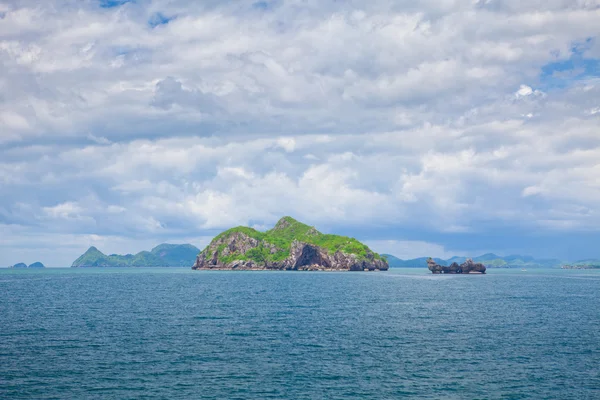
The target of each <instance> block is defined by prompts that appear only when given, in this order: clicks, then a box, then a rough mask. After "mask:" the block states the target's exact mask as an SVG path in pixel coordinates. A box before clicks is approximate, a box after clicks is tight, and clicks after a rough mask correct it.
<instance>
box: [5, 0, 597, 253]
mask: <svg viewBox="0 0 600 400" xmlns="http://www.w3.org/2000/svg"><path fill="white" fill-rule="evenodd" d="M255 3H256V2H251V1H241V0H240V1H229V2H216V1H205V2H201V3H190V2H184V1H179V0H175V1H173V0H169V1H166V0H154V1H152V2H127V3H125V4H123V5H116V6H114V7H100V5H99V3H98V2H92V1H86V2H76V3H73V2H70V1H64V0H51V1H47V2H44V3H43V4H41V3H39V2H35V1H18V2H16V1H5V2H4V3H3V4H2V5H1V7H2V8H1V9H0V12H2V15H3V17H2V24H0V61H1V62H0V125H1V126H2V129H0V189H1V190H2V194H3V195H2V199H1V200H0V224H5V226H6V227H12V228H11V229H13V228H14V229H18V235H17V233H14V232H15V231H11V232H13V233H14V234H15V235H16V236H15V237H20V238H23V239H22V240H26V239H24V238H26V237H27V234H26V232H36V234H39V235H47V237H48V238H52V237H61V236H60V235H73V238H77V237H79V236H78V235H80V236H81V237H83V238H89V237H91V236H90V235H97V236H98V237H99V238H102V240H105V238H106V240H107V242H106V245H107V246H110V242H111V241H112V242H115V243H116V242H118V241H123V243H125V242H127V241H128V240H132V239H130V238H132V237H134V236H135V237H138V238H142V239H140V240H147V241H153V240H176V239H180V238H181V239H183V238H190V237H210V236H211V235H212V234H214V232H217V231H218V230H219V229H223V228H227V227H229V226H231V225H234V224H251V225H254V226H257V227H268V226H269V225H271V224H272V223H274V222H275V221H276V220H277V218H278V217H279V216H281V215H284V214H291V215H293V216H296V217H297V218H299V219H303V220H306V221H307V222H309V223H312V224H317V225H319V227H320V228H321V229H322V230H325V231H331V232H334V231H335V232H339V231H341V232H342V233H348V234H353V235H355V236H357V237H359V238H360V239H368V240H370V241H371V242H370V243H373V246H374V247H376V248H377V247H379V248H380V249H382V250H383V249H385V248H390V247H389V246H388V247H385V246H384V244H385V243H388V244H389V243H392V242H386V241H390V240H391V241H398V243H400V242H402V243H411V242H415V243H433V244H432V246H439V247H424V248H423V251H425V250H427V251H430V252H437V254H446V253H445V251H446V250H445V249H452V251H453V249H463V250H462V251H475V250H474V249H477V250H485V249H486V247H485V246H488V247H487V248H490V247H491V246H489V245H487V244H486V245H485V246H483V245H481V246H480V244H477V245H475V244H473V246H478V247H473V246H471V247H470V248H467V247H468V246H467V243H465V245H464V246H463V245H462V244H461V243H458V242H455V240H458V239H457V238H466V237H469V238H473V237H476V236H468V235H478V236H477V237H483V236H485V235H492V234H493V233H494V232H500V231H502V232H510V233H509V234H506V235H511V234H512V235H515V234H517V233H515V232H518V235H521V237H522V238H523V240H522V242H523V243H526V240H525V239H526V238H530V237H531V235H535V234H536V232H538V231H539V230H540V229H543V230H544V231H545V232H550V233H551V234H552V235H558V236H556V237H559V236H560V235H575V234H579V233H582V232H583V233H585V234H588V235H599V234H598V227H599V226H600V217H599V215H600V213H599V209H598V206H597V204H600V202H599V201H600V188H599V187H598V182H597V177H598V176H600V171H599V170H598V162H597V160H598V159H600V137H599V136H598V131H599V127H600V120H599V119H598V115H599V113H598V112H597V111H598V98H599V96H600V80H599V79H600V78H599V77H598V76H597V74H596V75H594V73H593V71H594V69H593V68H590V67H589V66H591V65H597V64H592V63H593V62H596V63H597V62H598V54H600V53H599V52H598V48H599V47H598V40H599V39H598V34H599V32H598V26H597V25H598V24H597V21H598V20H599V19H600V8H599V7H598V4H597V2H594V1H592V2H590V1H575V2H572V1H570V2H565V1H558V0H557V1H543V2H542V1H534V2H525V3H524V2H522V1H516V0H514V1H513V0H510V1H503V2H496V1H476V2H473V1H470V0H469V1H447V2H441V3H440V2H439V1H429V0H426V1H419V2H388V1H379V0H375V1H371V2H368V4H367V3H364V2H354V1H350V2H343V3H340V2H318V1H312V0H311V1H305V2H295V1H281V2H275V3H270V4H269V5H268V6H266V7H265V6H257V5H256V4H255ZM586 63H587V64H586ZM583 233H582V234H583ZM590 237H591V236H590ZM434 239H435V240H434ZM40 240H41V236H40ZM44 240H46V239H44ZM48 240H51V239H48ZM73 240H75V239H73ZM464 240H466V239H464ZM469 240H471V239H469ZM498 240H500V241H502V240H507V239H506V237H505V238H501V239H498ZM549 240H550V239H549ZM552 240H554V239H552ZM84 241H85V240H84ZM77 243H83V242H82V241H78V242H77ZM86 243H87V242H86ZM127 243H129V242H127ZM393 243H395V242H393ZM548 243H550V242H548ZM557 243H560V240H558V241H557ZM17 245H18V243H16V242H14V241H13V242H11V244H7V245H5V244H2V245H1V246H3V249H4V250H6V251H13V250H11V249H14V248H15V246H17ZM386 246H387V245H386ZM511 246H512V245H511ZM552 247H553V248H556V249H557V250H556V251H557V252H558V253H560V251H561V250H560V249H559V248H558V247H555V246H552ZM397 248H398V249H399V250H398V251H401V249H402V248H403V247H402V246H401V245H398V247H397ZM417 248H418V247H417ZM494 248H495V249H496V250H497V249H498V248H500V249H501V248H502V246H501V245H499V246H497V247H494ZM514 248H515V247H514V246H512V247H511V249H514ZM469 249H470V250H469ZM83 250H85V249H83ZM523 250H524V251H527V249H526V248H525V249H523ZM402 251H404V250H402ZM13 253H14V252H13ZM2 260H3V259H2V258H0V262H1V261H2ZM42 261H43V260H42ZM14 262H16V261H14V260H6V261H5V264H11V263H14Z"/></svg>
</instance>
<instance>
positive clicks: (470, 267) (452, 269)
mask: <svg viewBox="0 0 600 400" xmlns="http://www.w3.org/2000/svg"><path fill="white" fill-rule="evenodd" d="M427 267H428V268H429V270H430V271H431V272H432V273H434V274H471V273H477V274H485V270H486V268H485V265H483V264H481V263H476V262H473V260H472V259H470V258H467V259H466V260H465V262H464V263H462V264H460V265H459V264H458V263H456V262H453V263H452V264H450V265H449V266H445V265H439V264H438V263H436V262H435V260H434V259H433V258H431V257H429V258H428V259H427Z"/></svg>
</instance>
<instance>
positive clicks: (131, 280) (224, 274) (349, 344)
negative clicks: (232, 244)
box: [0, 268, 600, 399]
mask: <svg viewBox="0 0 600 400" xmlns="http://www.w3.org/2000/svg"><path fill="white" fill-rule="evenodd" d="M0 398H2V399H139V398H144V399H413V398H414V399H600V271H598V270H550V269H547V270H543V269H539V270H528V271H521V270H514V269H508V270H507V269H490V270H488V274H486V275H432V274H430V273H429V271H428V270H427V269H393V270H391V271H388V272H253V271H252V272H228V271H219V272H217V271H215V272H212V271H192V270H191V269H187V268H173V269H168V268H164V269H161V268H147V269H144V268H140V269H134V268H130V269H118V268H117V269H101V268H96V269H69V268H65V269H44V270H8V269H4V270H0Z"/></svg>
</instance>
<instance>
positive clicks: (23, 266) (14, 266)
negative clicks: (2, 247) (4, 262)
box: [8, 261, 46, 269]
mask: <svg viewBox="0 0 600 400" xmlns="http://www.w3.org/2000/svg"><path fill="white" fill-rule="evenodd" d="M8 268H18V269H24V268H46V266H45V265H44V264H42V263H41V262H39V261H36V262H34V263H33V264H29V265H27V264H25V263H17V264H15V265H11V266H10V267H8Z"/></svg>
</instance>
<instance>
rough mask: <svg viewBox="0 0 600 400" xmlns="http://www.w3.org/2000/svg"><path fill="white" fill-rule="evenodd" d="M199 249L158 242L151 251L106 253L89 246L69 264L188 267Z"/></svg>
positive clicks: (75, 265) (83, 265)
mask: <svg viewBox="0 0 600 400" xmlns="http://www.w3.org/2000/svg"><path fill="white" fill-rule="evenodd" d="M199 251H200V250H199V249H198V248H197V247H195V246H192V245H191V244H166V243H164V244H160V245H158V246H156V247H155V248H153V249H152V250H151V251H141V252H139V253H137V254H135V255H134V254H126V255H119V254H111V255H106V254H104V253H102V252H101V251H100V250H98V249H97V248H96V247H94V246H92V247H90V248H89V249H88V250H87V251H86V252H85V253H83V254H82V255H81V256H80V257H79V258H77V260H75V261H74V262H73V264H72V265H71V267H72V268H90V267H189V266H190V265H192V264H193V263H194V260H195V259H196V255H197V254H198V252H199Z"/></svg>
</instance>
